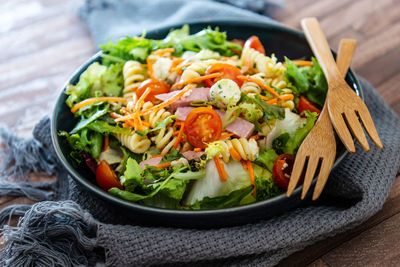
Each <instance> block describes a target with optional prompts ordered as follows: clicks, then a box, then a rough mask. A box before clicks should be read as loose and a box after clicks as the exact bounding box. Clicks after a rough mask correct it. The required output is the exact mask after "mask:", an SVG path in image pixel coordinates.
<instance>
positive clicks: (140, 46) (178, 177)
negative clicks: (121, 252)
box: [58, 25, 327, 210]
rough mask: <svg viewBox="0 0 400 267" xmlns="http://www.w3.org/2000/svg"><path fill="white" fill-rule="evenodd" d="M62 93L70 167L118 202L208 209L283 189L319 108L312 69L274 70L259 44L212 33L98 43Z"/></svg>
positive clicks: (298, 65)
mask: <svg viewBox="0 0 400 267" xmlns="http://www.w3.org/2000/svg"><path fill="white" fill-rule="evenodd" d="M101 50H102V54H101V60H100V61H99V62H95V63H92V64H91V65H90V66H89V67H88V68H87V69H86V70H85V71H84V72H83V73H82V74H81V75H80V78H79V81H78V83H76V84H75V85H73V84H70V85H68V86H67V89H66V91H65V94H67V95H68V98H67V100H66V104H67V105H68V107H69V108H70V109H71V112H72V113H73V114H74V116H75V118H76V125H75V127H74V128H73V129H72V130H71V131H69V132H65V131H60V132H59V133H58V134H59V135H60V136H62V140H63V141H65V142H66V143H67V144H68V147H69V148H70V151H69V156H70V158H71V159H72V162H73V163H74V164H75V165H76V166H79V165H86V166H87V167H89V168H90V169H91V170H92V171H93V173H94V174H95V179H96V182H97V184H98V186H99V187H101V188H102V189H103V190H105V191H108V192H109V193H110V194H112V195H114V196H117V197H119V198H122V199H125V200H128V201H133V202H138V203H140V204H143V205H148V206H155V207H161V208H170V209H187V210H198V209H218V208H226V207H233V206H239V205H244V204H249V203H253V202H255V201H261V200H265V199H268V198H271V197H274V196H276V195H278V194H281V193H282V192H283V191H284V190H285V189H287V186H288V183H289V178H290V173H291V170H292V167H293V162H294V157H295V155H296V151H297V149H298V148H299V146H300V144H301V142H302V141H303V140H304V138H305V137H306V136H307V134H308V132H309V131H310V130H311V129H312V127H313V126H314V123H315V121H316V119H317V117H318V114H319V112H320V108H321V107H322V106H323V104H324V100H325V95H326V91H327V83H326V80H325V77H324V74H323V72H322V70H321V68H320V66H319V64H318V62H317V61H316V60H315V59H314V58H312V60H311V61H307V60H289V59H288V58H285V60H284V62H279V61H278V59H277V58H276V57H275V55H274V54H271V51H265V48H264V46H263V45H262V43H261V42H260V40H259V39H258V37H257V36H251V37H250V38H248V39H247V40H231V41H228V40H227V35H226V33H224V32H220V31H219V30H218V28H216V29H212V28H210V27H209V28H206V29H203V30H202V31H200V32H198V33H195V34H190V32H189V27H188V26H187V25H185V26H183V27H182V28H181V29H176V30H171V31H170V33H169V34H168V35H167V36H166V37H165V38H164V39H162V40H152V39H147V38H146V37H145V36H144V35H143V36H141V37H132V38H131V37H125V38H123V39H121V40H119V41H117V42H115V43H113V42H109V43H107V44H104V45H102V46H101Z"/></svg>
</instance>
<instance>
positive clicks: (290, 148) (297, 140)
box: [283, 110, 317, 155]
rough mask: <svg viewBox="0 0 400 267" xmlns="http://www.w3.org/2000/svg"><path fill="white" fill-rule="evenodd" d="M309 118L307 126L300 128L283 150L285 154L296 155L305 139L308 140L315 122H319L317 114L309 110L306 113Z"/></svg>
mask: <svg viewBox="0 0 400 267" xmlns="http://www.w3.org/2000/svg"><path fill="white" fill-rule="evenodd" d="M305 114H306V116H307V122H306V124H305V125H304V126H303V127H301V128H298V129H297V130H296V132H295V134H294V136H293V137H292V138H290V139H289V140H288V141H287V142H286V145H285V147H284V149H283V151H284V153H285V154H292V155H294V154H296V152H297V149H299V147H300V145H301V142H303V140H304V138H306V136H307V134H308V133H309V132H310V131H311V129H312V128H313V127H314V124H315V121H316V120H317V113H316V112H313V113H311V112H309V111H308V110H307V111H306V112H305Z"/></svg>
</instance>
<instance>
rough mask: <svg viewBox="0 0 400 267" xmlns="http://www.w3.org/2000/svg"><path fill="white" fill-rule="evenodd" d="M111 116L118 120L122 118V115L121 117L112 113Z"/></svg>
mask: <svg viewBox="0 0 400 267" xmlns="http://www.w3.org/2000/svg"><path fill="white" fill-rule="evenodd" d="M110 116H111V117H113V118H114V119H118V118H121V117H122V115H119V114H118V113H115V112H111V113H110Z"/></svg>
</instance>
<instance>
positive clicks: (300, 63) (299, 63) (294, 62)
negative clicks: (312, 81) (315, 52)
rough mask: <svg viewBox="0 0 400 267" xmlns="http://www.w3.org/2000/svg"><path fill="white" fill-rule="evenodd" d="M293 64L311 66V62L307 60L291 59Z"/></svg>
mask: <svg viewBox="0 0 400 267" xmlns="http://www.w3.org/2000/svg"><path fill="white" fill-rule="evenodd" d="M292 62H293V64H295V65H297V66H312V65H313V64H312V62H311V61H308V60H292Z"/></svg>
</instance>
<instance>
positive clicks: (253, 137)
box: [250, 134, 261, 141]
mask: <svg viewBox="0 0 400 267" xmlns="http://www.w3.org/2000/svg"><path fill="white" fill-rule="evenodd" d="M260 138H261V136H260V135H259V134H256V135H253V136H252V137H250V139H254V140H256V141H257V140H258V139H260Z"/></svg>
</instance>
